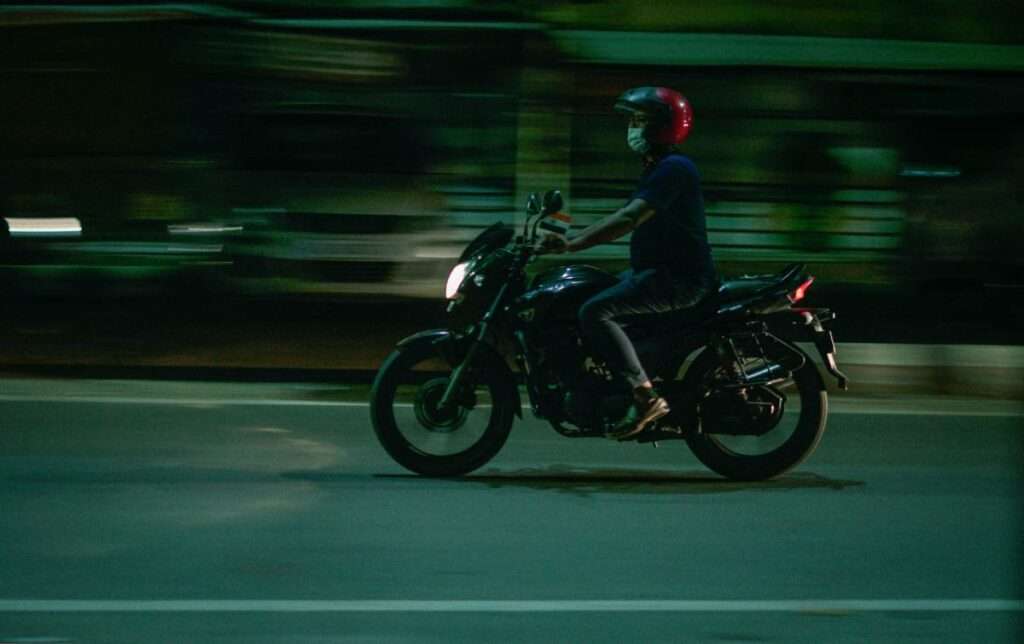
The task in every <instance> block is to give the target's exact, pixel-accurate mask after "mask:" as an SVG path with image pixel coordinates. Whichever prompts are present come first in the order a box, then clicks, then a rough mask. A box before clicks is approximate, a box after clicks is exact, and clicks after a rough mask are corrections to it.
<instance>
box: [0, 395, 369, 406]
mask: <svg viewBox="0 0 1024 644" xmlns="http://www.w3.org/2000/svg"><path fill="white" fill-rule="evenodd" d="M0 402H47V403H96V404H104V405H181V406H194V405H200V406H204V405H205V406H228V405H230V406H235V407H239V406H247V407H368V406H369V403H366V402H358V401H355V402H347V401H341V400H274V399H270V398H267V399H249V398H144V397H142V398H136V397H127V396H31V395H21V396H19V395H16V394H11V395H0Z"/></svg>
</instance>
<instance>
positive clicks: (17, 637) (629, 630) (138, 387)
mask: <svg viewBox="0 0 1024 644" xmlns="http://www.w3.org/2000/svg"><path fill="white" fill-rule="evenodd" d="M0 385H2V387H0V481H2V486H0V509H2V517H3V520H2V523H0V643H27V642H33V643H37V644H38V643H41V642H46V643H64V642H74V643H85V642H90V643H101V644H145V643H150V642H160V643H169V644H171V643H175V644H177V643H180V644H190V643H206V642H211V643H218V644H219V643H232V644H243V643H244V644H271V643H273V644H287V643H300V642H301V643H317V644H323V643H328V642H506V641H522V642H722V643H725V642H787V643H789V642H808V643H811V642H813V643H821V642H831V643H835V642H858V643H860V642H929V643H934V642H972V643H973V642H1021V641H1024V583H1022V577H1024V573H1022V571H1024V538H1022V536H1021V535H1022V534H1024V529H1022V528H1024V504H1022V503H1021V500H1022V496H1024V486H1022V480H1024V431H1022V427H1021V425H1022V421H1024V415H1022V408H1021V406H1020V403H1014V402H1000V401H977V400H975V401H970V400H960V401H958V400H951V399H946V398H940V397H916V398H907V399H890V400H865V399H859V400H858V399H855V398H842V397H838V396H836V397H833V402H834V405H833V410H832V411H833V414H832V416H831V419H830V425H829V429H828V432H827V433H826V435H825V438H824V440H823V441H822V444H821V446H820V447H819V449H818V451H817V452H816V453H815V454H814V455H813V456H812V457H811V458H810V459H809V460H808V461H807V462H806V463H804V464H803V465H802V466H800V467H799V468H798V469H796V470H795V471H794V472H792V473H790V474H787V475H785V476H782V477H780V478H779V479H777V480H773V481H768V482H762V483H732V482H728V481H725V480H722V479H720V478H718V477H716V476H714V475H712V474H711V473H710V472H709V471H707V470H706V469H704V468H703V467H702V466H701V465H700V464H699V463H698V462H697V461H696V460H695V459H694V458H693V457H692V456H691V455H690V454H689V452H688V451H687V450H686V448H685V445H683V444H681V443H676V444H662V446H661V447H660V448H657V449H655V448H654V447H652V446H650V445H634V444H625V445H620V444H616V443H612V442H610V441H604V440H601V439H584V440H576V441H573V440H569V439H564V438H561V437H559V436H557V435H556V434H555V433H554V432H553V431H551V430H550V429H549V428H547V426H546V425H544V424H543V423H541V422H540V421H537V420H535V419H532V418H530V415H529V413H527V415H526V416H527V418H526V420H524V421H522V422H520V423H518V425H517V427H516V428H515V429H514V430H513V434H512V436H511V438H510V439H509V442H508V444H507V445H506V447H505V449H504V451H503V452H502V453H501V454H499V456H498V457H497V458H496V459H495V460H494V461H492V462H491V463H490V464H489V465H488V466H486V467H484V468H483V469H482V470H480V471H479V472H477V473H476V474H474V475H472V476H470V477H467V478H464V479H460V480H431V479H425V478H420V477H416V476H413V475H410V474H408V473H406V472H404V471H403V470H402V469H401V468H400V467H398V466H397V465H395V464H394V463H393V462H392V461H391V460H390V459H389V458H388V457H387V455H386V454H385V453H384V452H383V450H382V449H381V448H380V447H379V446H378V445H377V443H376V441H375V439H374V436H373V432H372V430H371V427H370V423H369V420H368V410H367V408H366V405H365V399H366V391H365V387H364V386H358V385H353V386H344V385H340V384H339V385H330V384H323V383H320V384H315V385H310V384H294V385H290V384H266V383H264V384H251V383H250V384H233V383H202V382H190V383H185V382H145V381H127V380H124V381H116V380H60V379H35V380H32V379H16V378H7V379H4V380H2V381H0Z"/></svg>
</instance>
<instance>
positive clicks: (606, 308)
mask: <svg viewBox="0 0 1024 644" xmlns="http://www.w3.org/2000/svg"><path fill="white" fill-rule="evenodd" d="M713 288H714V286H713V284H711V283H707V282H696V283H691V284H687V283H686V282H680V281H678V280H676V279H674V278H673V276H672V275H671V274H670V273H669V272H668V271H665V270H661V269H648V270H643V271H639V272H634V271H632V270H628V271H626V272H624V273H622V274H621V275H619V283H618V284H616V285H615V286H612V287H610V288H607V289H605V290H603V291H601V292H600V293H598V294H597V295H595V296H594V297H592V298H590V299H589V300H587V301H586V302H585V303H584V304H583V306H582V307H580V314H579V315H580V328H581V330H582V331H583V337H584V338H585V339H586V341H587V342H588V343H589V344H590V348H591V349H592V350H593V351H594V353H596V354H597V355H598V356H599V357H601V358H603V359H604V360H605V361H606V362H607V363H608V366H609V367H610V368H611V369H613V370H615V371H617V372H619V373H621V374H622V375H623V376H624V377H625V378H626V380H627V381H628V382H629V384H630V385H631V386H633V387H639V386H640V385H642V384H643V383H644V382H646V381H647V374H646V373H644V368H643V367H642V366H641V365H640V358H638V357H637V354H636V349H634V348H633V343H632V342H630V340H629V337H627V336H626V333H625V331H623V330H622V326H621V325H620V324H619V323H618V322H616V319H617V318H621V317H623V316H629V317H630V318H634V317H635V316H646V315H657V314H659V313H668V312H671V311H678V310H680V309H686V308H690V307H692V306H695V305H696V304H698V303H699V302H700V301H701V300H703V299H704V298H705V297H706V296H707V295H708V294H709V293H710V292H711V290H712V289H713Z"/></svg>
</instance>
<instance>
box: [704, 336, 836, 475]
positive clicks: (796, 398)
mask: <svg viewBox="0 0 1024 644" xmlns="http://www.w3.org/2000/svg"><path fill="white" fill-rule="evenodd" d="M801 353H802V352H801ZM787 357H788V356H787ZM803 357H804V362H803V365H802V366H800V367H799V368H797V369H795V370H793V371H791V372H784V373H783V374H782V375H781V376H780V377H778V378H776V379H775V381H774V382H771V383H768V384H762V385H755V386H752V387H738V386H737V384H738V381H737V379H736V377H735V376H734V375H732V374H730V373H728V370H726V369H725V368H724V367H722V365H721V363H720V361H719V359H718V357H717V356H716V355H715V353H714V352H713V351H709V350H705V351H704V352H703V353H701V354H700V355H699V356H698V357H697V358H696V359H695V360H694V362H693V364H692V365H691V366H690V369H689V370H688V371H687V374H686V377H685V383H686V384H685V389H687V390H689V391H697V392H698V402H697V404H698V417H699V425H698V427H699V429H698V431H693V432H691V433H690V434H689V436H688V437H687V443H688V444H689V446H690V449H691V450H692V451H693V453H694V455H696V457H697V458H698V459H699V460H700V462H701V463H703V464H704V465H706V466H707V467H708V468H710V469H711V470H713V471H715V472H717V473H718V474H721V475H722V476H725V477H727V478H730V479H735V480H744V481H752V480H763V479H768V478H772V477H774V476H778V475H780V474H783V473H785V472H787V471H789V470H791V469H792V468H794V467H796V466H797V465H799V464H800V463H801V462H803V461H804V459H806V458H807V457H808V456H810V455H811V453H812V452H814V450H815V448H817V446H818V443H819V442H820V441H821V437H822V435H823V434H824V432H825V423H826V419H827V416H828V393H827V392H826V391H825V383H824V381H823V380H822V379H821V375H820V374H819V373H818V370H817V369H816V368H815V366H814V363H813V362H812V361H811V360H810V358H808V357H807V356H806V355H804V356H803ZM769 358H771V356H769ZM741 359H743V357H742V356H741ZM762 365H763V363H762Z"/></svg>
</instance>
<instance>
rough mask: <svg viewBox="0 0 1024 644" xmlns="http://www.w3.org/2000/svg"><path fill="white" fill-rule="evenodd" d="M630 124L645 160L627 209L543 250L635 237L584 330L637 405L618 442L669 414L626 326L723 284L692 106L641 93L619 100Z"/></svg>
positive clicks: (619, 429) (675, 97) (594, 301)
mask: <svg viewBox="0 0 1024 644" xmlns="http://www.w3.org/2000/svg"><path fill="white" fill-rule="evenodd" d="M615 110H616V111H618V112H622V113H624V114H626V115H627V116H628V117H629V121H628V126H627V130H626V141H627V143H628V145H629V147H630V148H631V149H632V150H633V151H634V152H635V153H637V154H638V155H640V158H641V160H642V162H643V172H642V173H641V175H640V180H639V183H638V185H637V188H636V190H635V191H634V192H633V194H632V196H631V198H630V199H629V201H628V202H627V203H626V205H625V206H623V207H622V208H620V209H619V210H618V211H616V212H615V213H614V214H612V215H609V216H608V217H605V218H604V219H602V220H600V221H598V222H597V223H595V224H593V225H591V226H588V227H587V228H585V229H584V230H583V231H581V232H580V233H578V234H576V235H574V236H573V237H571V238H569V239H565V238H561V237H557V236H548V237H546V238H545V239H544V240H542V242H541V244H540V247H539V249H538V250H539V252H541V253H563V252H576V251H580V250H584V249H586V248H590V247H591V246H596V245H598V244H603V243H607V242H610V241H613V240H616V239H618V238H620V237H622V236H624V235H626V234H628V233H633V236H632V238H631V240H630V244H629V262H630V269H629V270H627V271H626V272H624V273H622V274H621V275H620V276H619V280H620V281H619V283H618V284H617V285H615V286H612V287H610V288H608V289H606V290H604V291H602V292H600V293H598V294H597V295H595V296H594V297H592V298H591V299H589V300H588V301H587V302H585V303H584V304H583V306H582V307H581V308H580V311H579V320H580V328H581V330H582V332H583V335H584V337H585V338H586V339H587V341H588V342H589V343H590V345H591V348H592V349H593V350H594V352H595V353H597V355H599V356H600V357H602V358H604V359H605V361H606V362H607V363H608V365H609V367H611V368H612V369H614V370H616V371H617V372H619V373H622V374H623V376H624V377H625V379H626V380H627V382H629V384H630V386H631V387H632V388H633V401H634V404H633V405H632V406H631V407H630V410H629V412H628V413H627V414H626V416H625V417H624V418H623V419H622V420H621V421H620V422H619V423H618V424H617V425H616V426H615V427H614V428H613V430H612V432H611V433H610V434H609V437H610V438H615V439H619V440H622V439H626V438H631V437H633V436H635V435H637V434H639V433H640V432H642V431H643V430H644V428H646V427H648V426H649V425H650V424H651V423H652V422H654V421H656V420H658V419H659V418H661V417H663V416H665V415H666V414H668V413H669V406H668V403H667V402H666V401H665V399H664V398H662V397H661V396H659V395H658V393H657V392H656V391H655V390H654V386H653V384H652V383H651V381H650V379H649V378H648V377H647V374H646V373H644V369H643V367H642V366H641V364H640V360H639V358H638V357H637V354H636V350H635V349H634V348H633V344H632V343H631V342H630V340H629V337H628V336H627V335H626V334H625V332H624V331H623V329H622V326H621V325H620V323H619V322H618V319H619V318H621V317H622V316H627V315H628V316H630V317H634V316H642V315H655V314H660V313H667V312H669V311H678V310H681V309H686V308H690V307H693V306H696V305H697V304H698V303H699V302H701V300H703V299H704V298H705V297H706V296H708V295H709V294H711V293H713V292H714V290H715V289H716V286H717V281H718V280H717V277H716V275H715V268H714V264H713V262H712V259H711V247H710V245H709V244H708V237H707V228H706V222H705V217H704V203H703V196H702V193H701V188H700V176H699V174H698V172H697V167H696V166H695V165H694V163H693V162H692V161H691V160H690V159H689V158H687V157H685V156H683V155H682V154H679V152H678V151H677V150H676V148H675V146H677V145H679V144H680V143H682V142H683V140H684V139H685V138H686V137H687V135H688V134H689V133H690V129H691V128H692V127H693V111H692V109H691V107H690V103H689V101H687V100H686V98H685V97H684V96H683V95H682V94H680V93H679V92H677V91H675V90H672V89H669V88H666V87H637V88H633V89H630V90H627V91H626V92H625V93H623V94H622V96H620V97H619V99H618V100H617V101H616V102H615Z"/></svg>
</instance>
